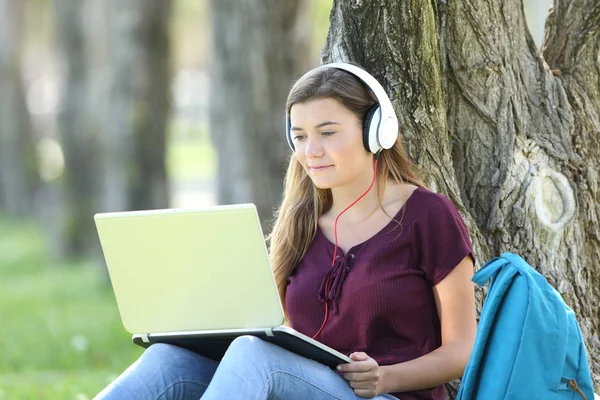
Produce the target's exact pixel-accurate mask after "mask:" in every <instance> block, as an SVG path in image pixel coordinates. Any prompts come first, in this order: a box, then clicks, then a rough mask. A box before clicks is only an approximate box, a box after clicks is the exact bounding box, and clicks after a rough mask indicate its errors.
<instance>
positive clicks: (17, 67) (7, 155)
mask: <svg viewBox="0 0 600 400" xmlns="http://www.w3.org/2000/svg"><path fill="white" fill-rule="evenodd" d="M23 21H24V4H23V2H22V1H20V0H0V207H3V208H4V209H5V210H6V211H8V212H9V213H11V214H14V215H18V216H23V215H26V214H29V213H31V212H32V211H33V209H34V206H35V197H36V192H37V189H38V188H39V175H38V170H37V162H36V157H35V141H34V138H33V132H32V127H31V120H30V117H29V112H28V110H27V106H26V102H25V92H24V88H23V82H22V81H21V52H22V49H23V37H22V33H23V32H22V27H23Z"/></svg>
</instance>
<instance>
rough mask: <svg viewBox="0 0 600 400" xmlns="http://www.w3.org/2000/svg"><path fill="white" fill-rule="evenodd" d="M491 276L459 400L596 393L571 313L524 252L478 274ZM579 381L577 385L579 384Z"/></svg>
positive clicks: (483, 278) (479, 279) (481, 280)
mask: <svg viewBox="0 0 600 400" xmlns="http://www.w3.org/2000/svg"><path fill="white" fill-rule="evenodd" d="M488 280H490V283H489V287H488V292H487V296H486V298H485V301H484V304H483V309H482V311H481V316H480V320H479V326H478V329H477V336H476V339H475V345H474V348H473V352H472V353H471V358H470V361H469V364H468V365H467V368H466V369H465V373H464V375H463V379H462V383H461V387H460V390H459V393H458V397H457V399H458V400H472V399H485V400H495V399H523V400H534V399H540V400H554V399H578V400H581V399H583V397H582V396H581V394H580V393H579V392H578V390H579V391H581V393H583V394H585V396H586V397H587V399H588V400H592V399H594V394H593V389H592V380H591V375H590V370H589V364H588V360H587V355H586V351H585V345H584V343H583V339H582V336H581V331H580V329H579V326H578V324H577V320H576V319H575V314H574V313H573V311H572V310H571V309H570V308H569V307H568V306H566V305H565V303H564V302H563V299H562V297H561V296H560V294H559V293H558V292H557V291H556V290H554V288H553V287H552V286H550V284H548V282H547V281H546V279H545V278H544V277H543V276H542V275H540V274H539V273H538V272H537V271H535V269H533V268H532V267H531V266H529V264H527V263H526V262H525V260H523V259H522V258H521V257H519V256H517V255H515V254H512V253H504V254H502V256H501V257H496V258H493V259H492V260H490V261H488V262H487V263H486V264H485V265H484V266H483V267H482V268H481V269H480V270H479V271H478V272H477V273H476V274H475V275H474V276H473V281H474V282H475V283H477V284H479V285H483V284H485V282H487V281H488ZM574 382H575V384H574Z"/></svg>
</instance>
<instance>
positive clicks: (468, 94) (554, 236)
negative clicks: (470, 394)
mask: <svg viewBox="0 0 600 400" xmlns="http://www.w3.org/2000/svg"><path fill="white" fill-rule="evenodd" d="M599 16H600V3H598V2H597V1H596V0H573V1H571V2H568V4H564V2H558V1H557V2H556V4H555V10H554V12H553V13H552V14H551V15H550V17H549V21H548V24H547V27H546V39H545V45H544V56H545V58H546V60H547V62H548V63H549V64H550V67H548V64H546V61H545V60H544V58H543V57H542V55H541V54H540V52H539V50H538V49H537V47H536V45H535V43H534V41H533V39H532V37H531V35H530V33H529V31H528V29H527V27H526V24H525V19H524V14H523V5H522V3H521V1H520V0H508V1H503V2H499V1H494V0H482V1H474V0H463V1H444V0H440V1H439V2H438V3H437V4H436V3H435V2H430V1H426V0H410V1H400V0H390V1H386V2H382V1H368V2H367V1H365V2H345V1H339V0H335V1H334V6H333V10H332V15H331V27H330V30H329V36H328V38H327V43H326V45H325V48H324V51H323V62H332V61H349V60H351V61H355V62H358V63H359V64H361V65H363V66H364V67H365V68H367V69H368V70H369V71H371V72H372V73H373V74H374V75H375V76H376V77H377V78H378V79H379V80H380V82H381V83H382V84H383V85H384V87H385V88H386V89H387V91H388V93H389V94H390V95H391V98H392V101H393V102H394V103H395V105H396V110H397V113H398V116H399V121H400V127H401V130H402V133H403V138H404V140H405V144H406V148H407V151H408V154H409V155H410V157H411V159H412V160H413V161H414V162H416V163H417V164H418V165H419V166H420V167H421V168H422V169H423V170H424V171H428V172H429V173H428V174H427V175H426V176H427V179H426V182H427V183H428V184H429V186H430V187H431V188H432V189H434V190H436V191H438V192H440V193H442V194H444V195H446V196H447V197H449V198H450V199H452V200H453V201H454V202H455V203H456V204H457V206H458V207H459V209H460V210H461V211H462V213H463V216H464V218H465V222H466V223H467V226H468V227H469V230H470V233H471V237H472V240H473V244H474V248H475V253H476V254H477V256H478V265H481V264H482V263H483V262H484V261H486V260H487V259H489V258H491V257H492V256H495V255H499V254H500V253H502V252H504V251H511V252H514V253H517V254H520V255H521V256H523V258H525V259H526V260H527V261H528V262H529V263H530V264H531V265H533V266H535V267H536V268H537V269H538V270H539V271H540V272H541V273H542V274H544V276H546V277H547V278H548V280H549V282H550V283H551V284H552V285H553V286H554V287H555V288H556V289H557V290H558V291H559V292H560V293H561V294H562V295H563V297H564V299H565V301H566V302H567V304H569V305H570V306H571V307H572V308H573V309H574V310H575V312H576V314H577V318H578V321H579V323H580V325H581V329H582V331H583V334H584V337H585V340H586V345H587V349H588V352H589V353H590V354H589V356H590V364H591V367H592V372H593V377H594V382H595V383H596V385H597V384H598V383H599V382H600V341H599V339H598V335H599V332H600V278H599V277H600V264H599V263H598V260H599V259H600V237H599V234H600V225H599V216H600V205H599V204H600V192H599V191H598V183H599V178H598V174H599V171H600V162H599V161H598V160H599V158H600V140H599V138H600V123H599V118H598V116H599V115H600V85H599V82H600V69H599V68H598V61H597V57H598V48H599V46H600V29H598V26H600V24H599ZM551 68H552V69H553V70H555V71H554V73H553V72H552V71H551ZM478 297H479V300H480V301H481V291H479V292H478ZM449 388H450V391H449V393H450V397H452V398H453V397H454V395H455V393H456V392H455V388H456V385H449Z"/></svg>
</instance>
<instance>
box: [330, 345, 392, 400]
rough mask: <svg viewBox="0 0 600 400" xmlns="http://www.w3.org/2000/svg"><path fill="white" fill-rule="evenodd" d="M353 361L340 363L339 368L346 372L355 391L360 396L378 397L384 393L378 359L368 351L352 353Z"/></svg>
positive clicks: (345, 377) (347, 378)
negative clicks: (368, 353)
mask: <svg viewBox="0 0 600 400" xmlns="http://www.w3.org/2000/svg"><path fill="white" fill-rule="evenodd" d="M350 358H351V359H352V360H353V361H354V362H353V363H348V364H340V365H339V366H338V367H337V369H338V370H339V371H342V372H343V373H344V379H346V380H347V381H348V383H349V384H350V387H351V388H353V389H354V393H356V395H357V396H360V397H366V398H371V397H376V396H379V395H380V394H382V393H383V390H382V386H383V385H382V379H381V368H380V367H379V364H377V361H375V360H374V359H372V358H371V357H369V356H368V355H367V354H366V353H363V352H356V353H352V354H350Z"/></svg>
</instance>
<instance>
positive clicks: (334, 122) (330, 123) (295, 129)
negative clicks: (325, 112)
mask: <svg viewBox="0 0 600 400" xmlns="http://www.w3.org/2000/svg"><path fill="white" fill-rule="evenodd" d="M327 125H342V123H341V122H336V121H325V122H321V123H320V124H319V125H317V126H316V128H317V129H319V128H322V127H324V126H327ZM291 130H292V131H301V130H302V128H298V127H297V126H292V129H291Z"/></svg>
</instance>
